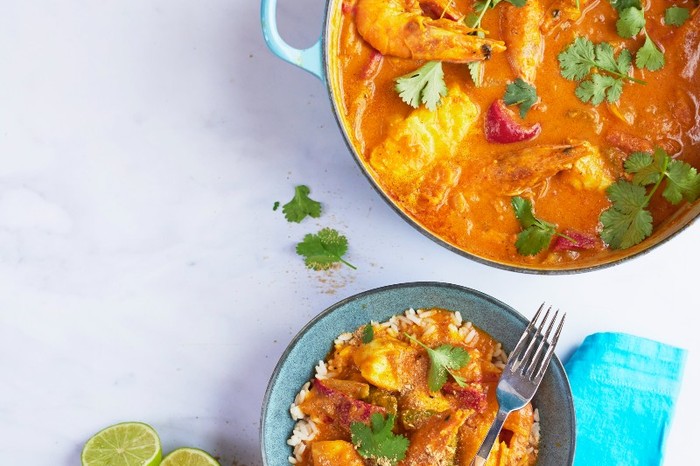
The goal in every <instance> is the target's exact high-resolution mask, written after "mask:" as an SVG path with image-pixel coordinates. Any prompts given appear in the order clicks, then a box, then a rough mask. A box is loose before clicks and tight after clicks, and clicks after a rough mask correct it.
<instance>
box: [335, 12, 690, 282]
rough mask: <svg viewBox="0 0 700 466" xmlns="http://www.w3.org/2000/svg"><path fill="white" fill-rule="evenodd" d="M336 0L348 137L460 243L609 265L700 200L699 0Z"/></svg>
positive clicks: (433, 227) (395, 193)
mask: <svg viewBox="0 0 700 466" xmlns="http://www.w3.org/2000/svg"><path fill="white" fill-rule="evenodd" d="M334 5H335V6H334V9H335V10H334V11H332V12H331V27H332V29H333V31H335V32H333V33H332V34H331V36H330V41H329V60H330V61H329V73H330V82H331V87H332V88H333V89H334V92H335V93H336V94H337V95H338V96H339V101H338V102H337V105H338V111H339V114H340V118H341V120H342V121H343V126H344V127H345V129H346V133H347V136H348V138H349V139H350V142H351V143H352V145H353V146H354V148H355V149H356V152H357V154H358V156H359V157H360V158H361V160H362V162H363V164H364V166H365V167H366V169H367V170H368V171H369V173H370V174H371V176H372V177H373V178H374V179H375V181H376V182H377V184H378V185H379V187H380V188H381V189H382V190H383V191H384V192H385V193H386V195H387V196H388V197H390V198H391V199H392V201H393V202H395V203H396V204H397V205H398V206H399V207H400V208H401V210H402V211H404V212H405V213H406V214H408V215H409V216H410V217H411V218H412V219H414V220H415V222H416V223H418V224H419V225H421V226H423V227H424V228H425V229H427V230H428V231H430V232H431V233H433V234H434V235H435V236H437V237H439V238H441V239H442V240H444V241H445V242H447V243H448V244H450V245H453V246H455V247H457V248H459V249H461V250H464V251H466V252H468V253H471V254H473V255H475V256H477V257H480V258H484V259H487V260H491V261H495V262H497V263H502V264H510V265H518V266H525V267H528V266H532V267H540V266H542V267H545V268H547V267H552V268H556V267H558V266H564V267H570V266H571V264H574V263H580V264H586V263H588V264H595V263H596V262H601V261H605V259H606V258H608V257H611V256H612V255H614V254H615V253H616V250H621V249H627V248H630V247H633V246H635V245H637V244H639V243H641V242H643V241H645V240H646V239H647V238H648V237H650V236H652V235H653V234H654V233H655V232H656V231H658V230H660V229H661V228H662V226H663V224H664V223H665V222H668V221H669V219H670V218H672V217H673V214H674V213H675V212H676V211H677V210H678V209H683V208H688V205H689V203H693V202H695V201H696V200H697V198H698V197H700V176H698V173H697V170H696V168H695V167H700V13H698V6H697V0H673V1H671V0H669V1H663V2H646V3H644V4H642V3H641V2H640V0H593V1H590V0H588V1H587V0H553V1H548V0H485V1H483V0H480V1H477V2H473V1H471V0H456V1H452V2H450V1H448V0H342V1H337V2H335V3H334Z"/></svg>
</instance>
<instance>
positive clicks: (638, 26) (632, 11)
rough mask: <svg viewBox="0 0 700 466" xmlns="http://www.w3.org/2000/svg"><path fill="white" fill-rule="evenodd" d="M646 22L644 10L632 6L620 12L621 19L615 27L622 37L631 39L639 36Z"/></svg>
mask: <svg viewBox="0 0 700 466" xmlns="http://www.w3.org/2000/svg"><path fill="white" fill-rule="evenodd" d="M646 22H647V21H646V19H644V10H643V9H641V8H637V7H635V6H631V7H628V8H625V9H624V10H621V11H620V17H619V18H618V20H617V23H615V25H616V27H617V33H618V34H619V35H620V37H624V38H625V39H629V38H631V37H634V36H636V35H637V34H639V32H640V31H641V30H642V29H643V28H644V26H645V25H646Z"/></svg>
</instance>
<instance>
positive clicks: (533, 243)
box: [510, 196, 577, 256]
mask: <svg viewBox="0 0 700 466" xmlns="http://www.w3.org/2000/svg"><path fill="white" fill-rule="evenodd" d="M510 203H511V205H512V206H513V210H514V211H515V218H517V219H518V221H519V222H520V226H522V228H523V229H522V231H521V232H520V233H518V238H517V239H516V241H515V247H516V249H517V250H518V253H520V254H522V255H523V256H534V255H536V254H539V252H540V251H542V250H543V249H545V248H547V247H549V244H550V243H551V242H552V237H554V236H555V235H556V236H561V237H562V238H566V239H568V240H569V241H571V242H572V243H574V244H575V243H577V241H576V240H575V239H573V238H571V237H569V236H567V235H565V234H563V233H558V232H557V226H556V225H554V224H553V223H549V222H545V221H544V220H541V219H539V218H537V217H535V213H534V211H533V209H532V202H530V201H529V200H527V199H524V198H522V197H520V196H515V197H513V198H512V199H511V200H510Z"/></svg>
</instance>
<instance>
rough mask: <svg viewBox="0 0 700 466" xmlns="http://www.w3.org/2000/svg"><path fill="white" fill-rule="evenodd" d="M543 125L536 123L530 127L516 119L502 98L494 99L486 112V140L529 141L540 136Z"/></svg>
mask: <svg viewBox="0 0 700 466" xmlns="http://www.w3.org/2000/svg"><path fill="white" fill-rule="evenodd" d="M540 132H542V126H540V124H539V123H535V124H534V125H532V126H530V127H529V128H528V127H526V126H523V125H521V124H519V123H518V122H517V121H516V120H515V116H514V115H513V112H511V111H510V110H508V109H507V108H506V105H505V104H504V103H503V101H502V100H496V101H494V102H493V103H492V104H491V106H490V107H489V109H488V111H487V112H486V119H485V120H484V133H485V134H486V140H487V141H489V142H496V143H499V144H510V143H513V142H521V141H529V140H531V139H534V138H536V137H537V136H539V134H540Z"/></svg>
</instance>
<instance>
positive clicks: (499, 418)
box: [471, 408, 509, 466]
mask: <svg viewBox="0 0 700 466" xmlns="http://www.w3.org/2000/svg"><path fill="white" fill-rule="evenodd" d="M508 414H509V411H504V410H502V409H500V408H499V410H498V413H497V414H496V419H494V420H493V424H491V428H490V429H489V431H488V433H487V434H486V438H485V439H484V441H483V442H482V443H481V446H480V447H479V451H478V453H477V454H476V456H475V457H474V460H473V461H472V464H471V466H484V465H485V464H486V460H487V459H489V454H490V453H491V448H493V444H494V442H495V441H496V439H497V438H498V434H500V433H501V429H502V428H503V423H504V422H506V418H507V417H508Z"/></svg>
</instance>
